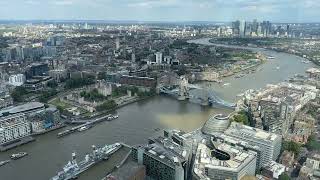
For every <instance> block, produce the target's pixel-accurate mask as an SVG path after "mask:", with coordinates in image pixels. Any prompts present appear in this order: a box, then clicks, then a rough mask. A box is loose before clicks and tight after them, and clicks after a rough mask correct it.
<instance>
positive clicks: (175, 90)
mask: <svg viewBox="0 0 320 180" xmlns="http://www.w3.org/2000/svg"><path fill="white" fill-rule="evenodd" d="M170 79H171V82H174V83H173V84H170V83H159V81H158V90H159V93H162V94H167V95H170V96H174V97H176V98H177V99H178V100H181V101H183V100H186V99H190V100H191V101H196V102H198V103H200V104H201V105H203V106H208V105H212V104H216V105H221V106H224V107H229V108H234V107H235V104H234V103H230V102H227V101H225V100H223V99H221V98H220V97H219V96H218V95H217V94H216V92H215V91H214V90H213V89H211V88H210V87H200V86H198V85H194V84H189V83H188V79H187V78H186V77H184V76H181V77H179V79H176V80H174V81H172V76H171V77H170Z"/></svg>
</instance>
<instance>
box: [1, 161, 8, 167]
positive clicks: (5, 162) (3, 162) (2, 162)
mask: <svg viewBox="0 0 320 180" xmlns="http://www.w3.org/2000/svg"><path fill="white" fill-rule="evenodd" d="M9 162H10V160H5V161H0V166H4V165H6V164H8V163H9Z"/></svg>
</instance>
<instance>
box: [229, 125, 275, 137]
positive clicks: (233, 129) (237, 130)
mask: <svg viewBox="0 0 320 180" xmlns="http://www.w3.org/2000/svg"><path fill="white" fill-rule="evenodd" d="M225 134H226V135H233V136H242V137H248V138H249V137H252V138H254V139H260V140H265V141H274V140H275V139H276V138H278V135H276V134H274V133H269V132H266V131H264V130H261V129H258V128H253V127H250V126H246V125H242V124H239V123H236V122H232V123H231V125H230V126H229V128H228V129H227V130H226V131H225Z"/></svg>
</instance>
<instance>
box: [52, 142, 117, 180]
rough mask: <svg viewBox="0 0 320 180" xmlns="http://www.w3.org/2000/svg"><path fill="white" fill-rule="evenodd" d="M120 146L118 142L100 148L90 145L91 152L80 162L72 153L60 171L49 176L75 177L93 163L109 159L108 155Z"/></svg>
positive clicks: (58, 179) (60, 179) (59, 179)
mask: <svg viewBox="0 0 320 180" xmlns="http://www.w3.org/2000/svg"><path fill="white" fill-rule="evenodd" d="M121 147H122V145H121V144H120V143H115V144H112V145H106V146H104V147H102V148H96V146H92V149H93V150H92V152H91V153H90V154H87V155H86V156H85V158H84V160H83V161H81V162H77V160H76V153H72V160H71V161H69V162H68V163H67V164H66V165H65V166H64V167H63V170H62V171H60V172H58V174H57V175H56V176H54V177H53V178H51V180H69V179H76V178H78V176H79V175H80V174H81V173H83V172H84V171H86V170H88V169H89V168H91V167H92V166H94V165H95V164H97V163H99V162H100V161H103V160H107V159H109V157H110V156H111V155H112V154H113V153H115V152H116V151H118V150H119V149H120V148H121Z"/></svg>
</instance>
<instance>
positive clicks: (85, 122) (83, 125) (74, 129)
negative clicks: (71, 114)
mask: <svg viewBox="0 0 320 180" xmlns="http://www.w3.org/2000/svg"><path fill="white" fill-rule="evenodd" d="M111 117H113V115H112V114H108V115H106V116H103V117H100V118H97V119H95V120H91V121H87V120H79V121H77V123H79V124H81V125H79V126H76V127H73V128H71V129H67V130H65V131H62V132H60V133H58V135H57V136H58V137H63V136H66V135H68V134H72V133H74V132H76V131H77V130H78V129H80V128H82V127H86V126H92V125H94V124H97V123H100V122H102V121H106V120H108V121H111V120H113V119H115V118H114V117H113V118H111ZM110 118H111V119H110Z"/></svg>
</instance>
